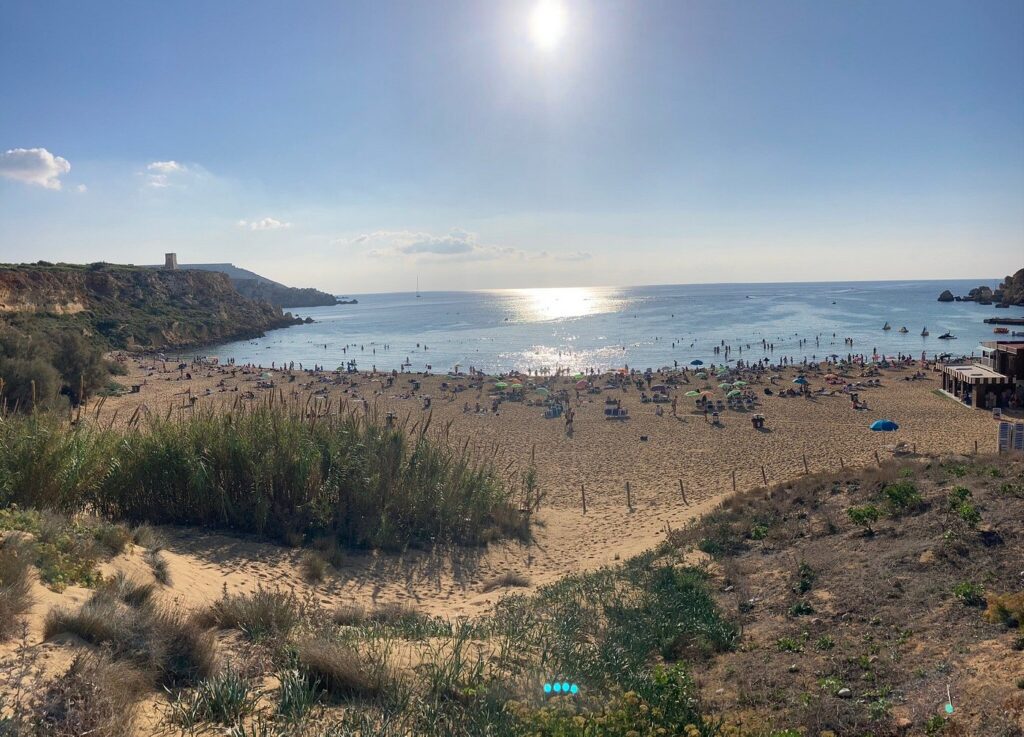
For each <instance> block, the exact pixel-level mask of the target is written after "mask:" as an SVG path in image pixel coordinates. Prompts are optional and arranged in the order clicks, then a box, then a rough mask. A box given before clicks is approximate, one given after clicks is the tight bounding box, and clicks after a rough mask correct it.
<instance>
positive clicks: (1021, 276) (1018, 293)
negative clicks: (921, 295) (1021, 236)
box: [939, 269, 1024, 307]
mask: <svg viewBox="0 0 1024 737" xmlns="http://www.w3.org/2000/svg"><path fill="white" fill-rule="evenodd" d="M939 302H977V303H978V304H981V305H995V306H996V307H1009V306H1010V305H1019V306H1024V269H1020V270H1018V271H1017V273H1015V274H1013V275H1012V276H1007V277H1006V278H1005V279H1003V283H1002V284H1000V285H999V286H998V287H996V288H995V289H992V287H989V286H985V285H982V286H978V287H975V288H974V289H972V290H971V291H969V292H968V293H967V294H964V295H954V294H953V293H952V292H951V291H949V290H948V289H944V290H943V291H942V294H940V295H939Z"/></svg>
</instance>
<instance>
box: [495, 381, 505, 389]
mask: <svg viewBox="0 0 1024 737" xmlns="http://www.w3.org/2000/svg"><path fill="white" fill-rule="evenodd" d="M507 386H508V384H506V383H505V382H504V381H499V382H498V383H497V384H495V385H494V388H495V389H504V388H505V387H507Z"/></svg>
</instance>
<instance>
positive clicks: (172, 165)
mask: <svg viewBox="0 0 1024 737" xmlns="http://www.w3.org/2000/svg"><path fill="white" fill-rule="evenodd" d="M146 169H148V170H149V171H155V172H159V173H160V174H174V173H176V172H184V171H188V169H187V168H186V167H185V166H184V165H183V164H179V163H178V162H177V161H154V162H153V163H151V164H150V165H149V166H147V167H146Z"/></svg>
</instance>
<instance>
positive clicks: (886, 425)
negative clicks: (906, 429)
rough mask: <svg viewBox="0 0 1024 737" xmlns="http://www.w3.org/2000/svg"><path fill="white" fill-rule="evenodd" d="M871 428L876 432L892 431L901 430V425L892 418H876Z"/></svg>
mask: <svg viewBox="0 0 1024 737" xmlns="http://www.w3.org/2000/svg"><path fill="white" fill-rule="evenodd" d="M871 429H872V430H874V431H875V432H892V431H893V430H899V429H900V426H899V425H897V424H896V423H895V422H893V421H892V420H875V421H874V422H872V423H871Z"/></svg>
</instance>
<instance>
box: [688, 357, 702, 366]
mask: <svg viewBox="0 0 1024 737" xmlns="http://www.w3.org/2000/svg"><path fill="white" fill-rule="evenodd" d="M690 365H691V366H703V365H704V362H703V361H702V360H700V359H699V358H695V359H693V360H692V361H690Z"/></svg>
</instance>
